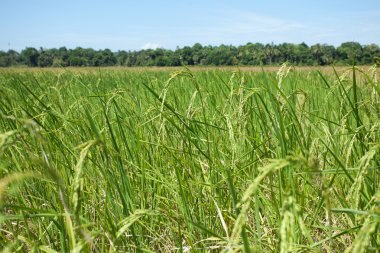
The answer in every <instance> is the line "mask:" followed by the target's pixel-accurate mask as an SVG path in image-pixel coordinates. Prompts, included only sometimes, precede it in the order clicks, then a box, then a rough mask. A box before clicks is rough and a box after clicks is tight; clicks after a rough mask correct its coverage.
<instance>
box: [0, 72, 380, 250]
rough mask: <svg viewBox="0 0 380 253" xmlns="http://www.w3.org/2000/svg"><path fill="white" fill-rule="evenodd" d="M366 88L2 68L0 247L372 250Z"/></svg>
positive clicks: (323, 82) (373, 85)
mask: <svg viewBox="0 0 380 253" xmlns="http://www.w3.org/2000/svg"><path fill="white" fill-rule="evenodd" d="M274 70H275V71H274ZM378 79H379V76H378V74H376V68H366V69H365V70H362V68H358V67H354V68H353V67H351V68H349V67H348V68H345V69H340V70H339V71H338V72H336V73H335V72H334V69H333V68H332V67H331V68H329V70H328V71H320V72H319V71H317V70H315V69H304V70H303V71H300V70H293V69H291V68H289V67H287V66H285V65H284V66H283V67H281V69H279V68H276V69H271V71H268V70H267V71H250V70H249V69H248V70H245V71H237V70H232V69H217V70H216V69H202V70H200V71H194V70H193V69H190V70H189V69H169V68H166V69H160V70H159V71H155V70H154V69H150V70H149V69H145V70H144V69H140V71H128V70H126V69H90V70H88V71H81V70H78V71H77V70H75V69H69V70H62V69H61V70H59V71H49V70H33V71H29V70H25V69H24V70H23V69H18V70H14V69H11V70H8V69H3V70H0V170H1V172H0V173H1V175H0V205H1V213H0V223H1V225H0V229H1V232H0V248H2V250H3V252H26V251H32V252H48V253H50V252H70V251H71V252H90V251H91V252H220V251H226V252H344V251H346V252H378V251H379V249H380V234H379V224H380V188H379V187H380V185H379V184H380V178H379V176H380V172H379V166H380V152H379V144H380V132H379V131H380V121H379V119H380V103H379V100H380V86H379V81H378Z"/></svg>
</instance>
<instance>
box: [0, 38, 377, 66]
mask: <svg viewBox="0 0 380 253" xmlns="http://www.w3.org/2000/svg"><path fill="white" fill-rule="evenodd" d="M352 59H355V61H356V63H357V64H360V65H368V64H374V63H376V62H378V61H379V60H380V48H379V46H378V45H375V44H370V45H364V46H362V45H360V44H359V43H356V42H346V43H343V44H341V45H340V46H339V47H337V48H335V47H334V46H331V45H326V44H323V45H321V44H316V45H313V46H310V47H309V46H308V45H306V44H305V43H302V44H290V43H283V44H279V45H274V44H266V45H264V44H260V43H255V44H252V43H248V44H246V45H244V46H237V47H236V46H226V45H221V46H202V45H201V44H199V43H197V44H195V45H193V46H192V47H183V48H177V49H176V50H166V49H162V48H158V49H148V50H140V51H128V52H126V51H118V52H112V51H111V50H109V49H104V50H94V49H91V48H80V47H77V48H75V49H67V48H65V47H61V48H59V49H55V48H53V49H45V48H40V49H35V48H26V49H24V50H22V51H21V52H20V53H18V52H16V51H14V50H9V51H8V52H3V51H0V67H7V66H17V65H27V66H31V67H37V66H39V67H51V66H52V67H60V66H63V67H66V66H182V65H206V66H229V65H279V64H281V63H283V62H285V61H287V62H290V63H292V64H293V65H309V66H317V65H320V66H322V65H330V64H335V65H346V64H352Z"/></svg>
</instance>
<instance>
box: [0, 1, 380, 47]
mask: <svg viewBox="0 0 380 253" xmlns="http://www.w3.org/2000/svg"><path fill="white" fill-rule="evenodd" d="M345 41H357V42H360V43H362V44H369V43H376V44H378V45H380V0H356V1H354V0H318V1H317V0H314V1H300V0H287V1H279V0H276V1H274V0H265V1H263V0H261V1H260V0H251V1H243V0H234V1H232V0H230V1H227V0H219V1H216V0H210V1H208V0H193V1H179V0H177V1H174V0H167V1H165V0H161V1H143V0H140V1H121V0H108V1H100V0H65V1H56V0H2V1H1V3H0V50H8V48H9V45H10V48H12V49H15V50H21V49H23V48H25V47H26V46H33V47H40V46H41V47H45V48H52V47H60V46H66V47H68V48H74V47H77V46H81V47H92V48H95V49H104V48H110V49H111V50H115V51H116V50H139V49H142V48H155V47H163V48H169V49H174V48H176V46H180V47H182V46H186V45H190V46H191V45H193V44H194V43H196V42H200V43H202V44H204V45H219V44H228V45H229V44H232V45H242V44H246V43H247V42H261V43H271V42H274V43H282V42H291V43H301V42H306V43H307V44H309V45H310V44H315V43H328V44H332V45H339V44H340V43H342V42H345Z"/></svg>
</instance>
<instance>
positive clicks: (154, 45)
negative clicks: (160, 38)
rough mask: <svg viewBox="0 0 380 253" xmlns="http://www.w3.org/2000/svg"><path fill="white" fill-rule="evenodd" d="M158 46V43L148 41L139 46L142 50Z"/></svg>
mask: <svg viewBox="0 0 380 253" xmlns="http://www.w3.org/2000/svg"><path fill="white" fill-rule="evenodd" d="M159 47H161V45H160V44H157V43H152V42H148V43H145V44H144V46H142V47H141V49H143V50H146V49H157V48H159Z"/></svg>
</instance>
